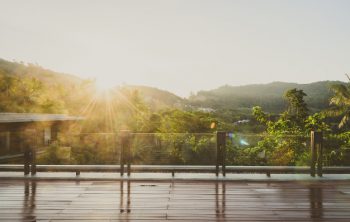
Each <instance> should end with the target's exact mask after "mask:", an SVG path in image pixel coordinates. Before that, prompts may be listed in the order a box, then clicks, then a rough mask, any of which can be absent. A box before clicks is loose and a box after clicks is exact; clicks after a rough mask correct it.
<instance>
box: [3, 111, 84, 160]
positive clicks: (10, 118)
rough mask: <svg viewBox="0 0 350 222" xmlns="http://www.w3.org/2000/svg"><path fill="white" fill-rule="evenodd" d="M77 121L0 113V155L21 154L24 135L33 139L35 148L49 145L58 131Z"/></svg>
mask: <svg viewBox="0 0 350 222" xmlns="http://www.w3.org/2000/svg"><path fill="white" fill-rule="evenodd" d="M79 120H83V118H82V117H77V116H68V115H64V114H36V113H0V155H8V154H18V153H22V152H23V138H24V135H27V136H29V137H34V138H35V142H36V145H37V146H46V145H49V144H50V143H51V142H52V141H54V140H56V139H57V132H58V131H59V130H62V129H64V128H65V127H67V126H68V125H69V123H71V122H75V121H79Z"/></svg>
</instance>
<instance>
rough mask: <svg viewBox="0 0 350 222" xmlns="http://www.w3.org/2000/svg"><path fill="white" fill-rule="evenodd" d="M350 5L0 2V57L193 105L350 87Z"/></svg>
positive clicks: (306, 0) (330, 0)
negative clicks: (261, 88)
mask: <svg viewBox="0 0 350 222" xmlns="http://www.w3.org/2000/svg"><path fill="white" fill-rule="evenodd" d="M349 12H350V1H347V0H344V1H340V0H327V1H325V0H291V1H287V0H271V1H269V0H264V1H263V0H256V1H253V0H251V1H249V0H242V1H234V0H228V1H220V0H212V1H206V0H178V1H171V0H159V1H154V0H139V1H135V0H127V1H126V0H125V1H116V0H111V1H103V0H95V1H93V0H81V1H77V0H41V1H39V0H23V1H18V0H0V57H1V58H4V59H7V60H16V61H24V62H32V63H38V64H39V65H41V66H43V67H45V68H49V69H52V70H55V71H59V72H65V73H71V74H75V75H78V76H81V77H83V78H94V77H97V78H98V79H99V80H100V81H102V82H104V83H106V84H121V83H126V84H142V85H149V86H155V87H158V88H161V89H166V90H169V91H172V92H174V93H176V94H178V95H181V96H188V95H189V93H190V92H191V91H193V92H195V91H197V90H200V89H212V88H216V87H218V86H221V85H224V84H230V85H242V84H249V83H267V82H272V81H291V82H299V83H308V82H312V81H319V80H346V78H345V76H344V73H346V72H350V55H349V54H350V13H349Z"/></svg>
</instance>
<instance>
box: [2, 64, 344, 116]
mask: <svg viewBox="0 0 350 222" xmlns="http://www.w3.org/2000/svg"><path fill="white" fill-rule="evenodd" d="M1 76H14V77H19V78H21V77H23V78H25V77H35V78H36V79H38V80H40V81H42V82H43V83H44V84H45V85H46V86H50V85H57V84H60V85H63V86H64V87H65V88H66V87H68V86H69V85H71V86H73V85H79V84H80V83H83V82H84V79H81V78H79V77H77V76H75V75H70V74H64V73H58V72H54V71H51V70H48V69H45V68H42V67H40V66H38V65H35V64H24V63H23V62H10V61H6V60H4V59H1V58H0V77H1ZM69 83H70V84H69ZM335 83H339V82H335V81H322V82H314V83H310V84H297V83H285V82H273V83H269V84H256V85H245V86H229V85H226V86H222V87H220V88H217V89H214V90H208V91H199V92H198V93H197V94H195V95H192V96H190V98H188V99H183V98H181V97H179V96H177V95H175V94H173V93H171V92H168V91H166V90H160V89H157V88H153V87H148V86H133V85H129V86H123V87H124V88H129V89H131V90H137V91H138V92H139V94H140V95H141V96H142V97H143V98H144V100H145V102H146V103H148V104H149V105H150V107H152V109H155V110H157V109H163V108H166V107H176V108H183V107H185V106H186V105H191V106H190V107H202V108H213V109H237V110H245V111H246V112H250V110H251V108H252V107H253V106H257V105H259V106H261V107H263V109H264V110H265V111H268V112H275V113H278V112H281V111H283V110H284V109H285V106H286V104H285V101H284V100H283V94H284V92H285V91H286V90H289V89H292V88H297V89H302V90H304V92H305V93H306V94H307V96H306V97H305V100H306V102H307V104H308V105H309V108H310V109H311V111H318V110H321V109H324V108H326V107H327V106H328V103H329V97H330V95H331V94H332V92H331V91H330V90H329V87H330V85H332V84H335ZM66 89H68V91H72V90H71V87H69V88H66ZM58 97H59V96H58Z"/></svg>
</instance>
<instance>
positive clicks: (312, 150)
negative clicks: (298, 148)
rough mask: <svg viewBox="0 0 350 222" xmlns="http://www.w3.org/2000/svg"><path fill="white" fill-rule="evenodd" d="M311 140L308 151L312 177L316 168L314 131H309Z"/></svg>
mask: <svg viewBox="0 0 350 222" xmlns="http://www.w3.org/2000/svg"><path fill="white" fill-rule="evenodd" d="M310 136H311V141H310V148H311V150H310V152H311V161H310V175H311V176H312V177H314V176H315V168H316V149H315V147H316V146H315V131H311V134H310Z"/></svg>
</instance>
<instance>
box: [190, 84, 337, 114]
mask: <svg viewBox="0 0 350 222" xmlns="http://www.w3.org/2000/svg"><path fill="white" fill-rule="evenodd" d="M335 83H340V82H338V81H322V82H314V83H309V84H297V83H286V82H273V83H269V84H255V85H245V86H229V85H225V86H222V87H219V88H217V89H214V90H209V91H199V92H198V93H197V94H195V95H192V96H191V97H190V98H189V102H190V103H191V104H192V105H196V106H202V107H211V108H230V109H241V108H251V107H253V106H256V105H258V106H261V107H263V109H264V110H266V111H269V112H276V113H277V112H281V111H282V110H284V109H285V106H286V104H285V101H284V99H283V94H284V92H285V91H286V90H289V89H292V88H297V89H302V90H304V92H305V93H306V94H307V96H306V97H305V101H306V102H307V104H308V106H309V108H310V110H311V111H318V110H320V109H324V108H326V107H328V104H329V97H330V95H332V92H331V91H330V89H329V87H330V86H331V85H332V84H335Z"/></svg>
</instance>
